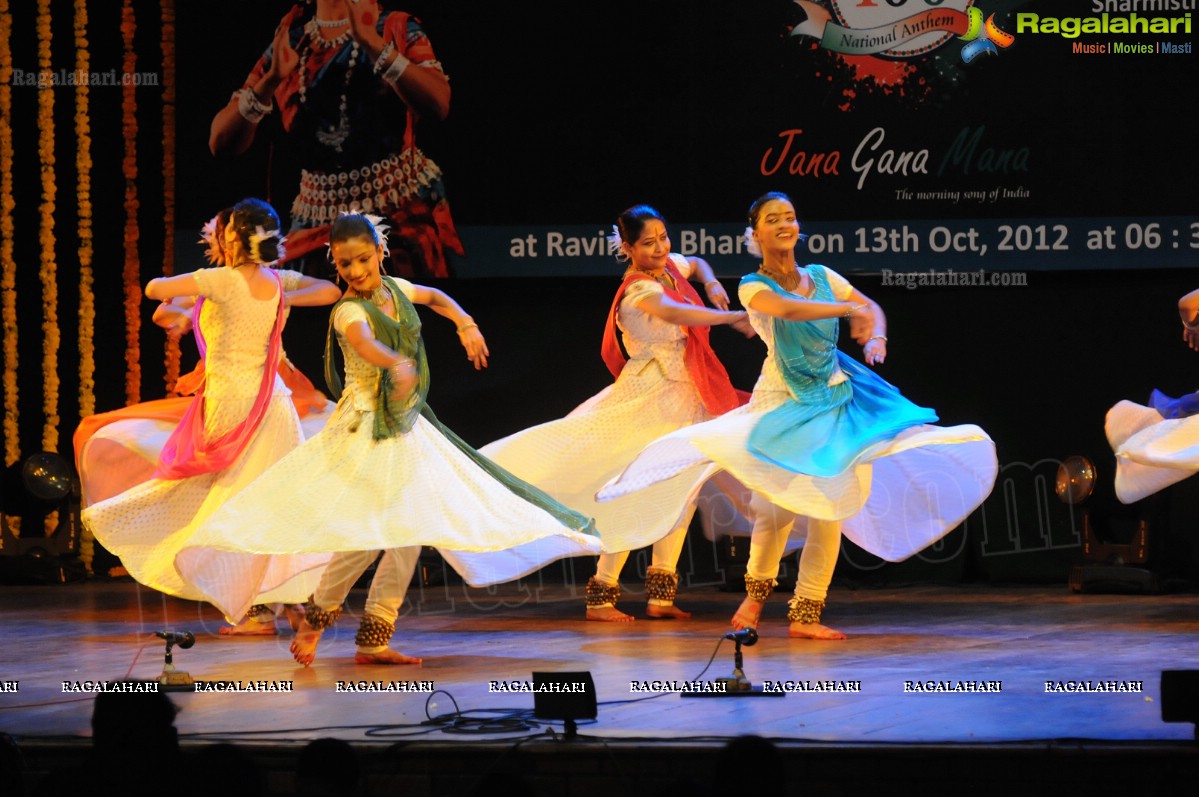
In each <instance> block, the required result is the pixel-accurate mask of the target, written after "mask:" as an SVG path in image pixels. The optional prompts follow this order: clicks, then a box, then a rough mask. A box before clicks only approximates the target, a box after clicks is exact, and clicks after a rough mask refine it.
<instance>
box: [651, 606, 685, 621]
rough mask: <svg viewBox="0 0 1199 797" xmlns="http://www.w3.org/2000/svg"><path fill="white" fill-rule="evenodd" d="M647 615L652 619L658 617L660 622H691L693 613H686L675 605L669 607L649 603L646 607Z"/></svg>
mask: <svg viewBox="0 0 1199 797" xmlns="http://www.w3.org/2000/svg"><path fill="white" fill-rule="evenodd" d="M645 613H646V614H647V615H648V616H650V617H656V618H658V619H659V620H690V619H691V612H685V611H683V610H682V609H680V608H679V607H678V606H675V605H674V604H673V603H672V604H670V605H669V606H659V605H658V604H656V603H647V604H646V605H645Z"/></svg>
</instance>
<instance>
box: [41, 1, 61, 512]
mask: <svg viewBox="0 0 1199 797" xmlns="http://www.w3.org/2000/svg"><path fill="white" fill-rule="evenodd" d="M52 37H53V32H52V30H51V27H50V0H38V4H37V65H38V69H39V70H40V71H41V73H42V74H48V73H51V72H52V71H53V68H54V65H53V63H52V62H51V48H50V45H51V43H52V41H53V38H52ZM37 124H38V144H37V152H38V162H39V164H40V166H41V169H40V171H41V181H42V201H41V202H40V203H39V204H38V216H39V224H38V243H39V244H40V245H41V269H40V273H39V276H40V277H41V281H42V413H43V417H44V420H43V423H42V450H43V451H58V346H59V338H60V334H59V330H58V260H57V258H56V257H55V253H54V244H55V240H54V207H55V205H54V203H55V201H56V199H57V198H58V185H57V183H56V178H55V172H54V165H55V163H54V92H53V91H51V90H49V89H45V90H42V91H39V92H38V95H37ZM45 527H46V533H47V534H52V533H53V532H54V531H55V530H57V528H58V512H57V511H54V512H51V513H50V514H48V515H47V516H46V520H45Z"/></svg>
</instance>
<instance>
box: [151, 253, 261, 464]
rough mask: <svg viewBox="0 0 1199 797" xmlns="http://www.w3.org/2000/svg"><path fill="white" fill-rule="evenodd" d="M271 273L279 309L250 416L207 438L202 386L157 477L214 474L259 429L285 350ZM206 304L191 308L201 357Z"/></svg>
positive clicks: (164, 454) (164, 451) (205, 351)
mask: <svg viewBox="0 0 1199 797" xmlns="http://www.w3.org/2000/svg"><path fill="white" fill-rule="evenodd" d="M271 274H272V275H273V276H274V277H275V281H276V282H277V283H278V285H279V309H278V312H277V314H276V316H275V326H274V328H273V329H272V330H271V337H270V341H269V343H268V344H267V353H266V363H265V364H264V365H263V369H262V384H260V385H259V386H258V397H257V398H256V399H255V400H254V406H253V407H252V408H251V409H250V414H249V416H247V417H246V419H245V420H244V421H242V422H241V423H239V424H238V425H237V426H235V427H233V428H232V429H230V430H229V431H228V432H225V433H224V434H223V435H221V436H219V437H215V438H213V439H212V440H208V439H207V438H206V436H205V434H204V388H205V385H201V386H200V388H199V389H198V390H197V391H196V395H195V397H194V398H193V399H192V403H191V406H189V407H188V408H187V411H186V412H185V413H184V414H183V419H182V420H181V421H179V425H178V426H176V427H175V431H174V432H172V433H171V436H170V438H168V439H167V442H166V445H165V446H163V448H162V452H161V453H160V454H159V455H158V467H157V468H156V469H155V471H154V478H155V479H186V478H187V477H189V476H199V475H200V474H202V473H215V472H216V471H219V470H224V469H225V468H227V467H229V466H230V465H231V464H233V462H234V461H235V460H236V459H237V458H238V457H239V456H241V453H242V452H243V451H245V450H246V446H248V445H249V444H250V440H251V439H252V438H253V437H254V433H255V432H256V431H257V430H258V425H259V424H260V423H261V422H262V418H263V416H264V415H266V408H267V404H269V403H270V400H271V394H272V393H273V392H274V388H275V374H276V371H277V369H278V365H279V352H280V351H281V349H282V346H281V340H282V333H283V309H284V296H283V279H282V278H281V277H280V276H279V275H278V274H276V273H275V272H274V271H272V272H271ZM203 306H204V297H203V296H201V297H199V298H198V299H197V300H196V306H195V307H194V308H193V309H192V319H193V321H192V328H193V329H194V330H195V335H196V348H198V349H199V350H200V359H201V360H204V359H205V358H206V357H207V354H208V345H207V344H206V343H205V341H204V334H203V332H202V331H201V329H200V308H201V307H203Z"/></svg>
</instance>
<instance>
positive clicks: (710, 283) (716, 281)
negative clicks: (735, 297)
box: [704, 280, 724, 288]
mask: <svg viewBox="0 0 1199 797" xmlns="http://www.w3.org/2000/svg"><path fill="white" fill-rule="evenodd" d="M709 285H720V280H708V281H707V282H705V283H704V287H705V288H706V287H708V286H709ZM721 287H724V286H721Z"/></svg>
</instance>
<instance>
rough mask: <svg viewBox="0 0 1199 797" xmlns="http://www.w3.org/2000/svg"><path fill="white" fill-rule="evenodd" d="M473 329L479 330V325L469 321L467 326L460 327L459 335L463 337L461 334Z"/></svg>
mask: <svg viewBox="0 0 1199 797" xmlns="http://www.w3.org/2000/svg"><path fill="white" fill-rule="evenodd" d="M472 328H473V329H478V328H479V325H478V324H476V323H475V322H474V321H467V322H466V323H465V324H463V325H462V326H460V327H458V334H459V335H461V334H462V333H463V332H465V331H466V330H468V329H472Z"/></svg>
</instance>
